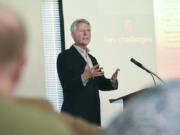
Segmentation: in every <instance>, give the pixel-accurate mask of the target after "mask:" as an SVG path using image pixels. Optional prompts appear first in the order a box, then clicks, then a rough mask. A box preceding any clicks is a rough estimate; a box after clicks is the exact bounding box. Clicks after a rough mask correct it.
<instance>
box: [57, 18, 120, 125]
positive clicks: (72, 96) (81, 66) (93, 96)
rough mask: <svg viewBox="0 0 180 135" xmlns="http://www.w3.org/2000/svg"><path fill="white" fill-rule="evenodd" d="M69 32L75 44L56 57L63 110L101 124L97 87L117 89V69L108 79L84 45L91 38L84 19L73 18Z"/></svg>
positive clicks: (89, 27) (87, 23) (88, 26)
mask: <svg viewBox="0 0 180 135" xmlns="http://www.w3.org/2000/svg"><path fill="white" fill-rule="evenodd" d="M71 35H72V38H73V39H74V42H75V43H74V44H73V45H72V46H71V48H69V49H67V50H65V51H64V52H62V53H60V54H59V56H58V59H57V71H58V76H59V78H60V82H61V84H62V87H63V94H64V102H63V105H62V111H65V112H68V113H70V114H72V115H74V116H78V117H82V118H84V119H86V120H88V121H89V122H92V123H95V124H97V125H101V121H100V99H99V90H104V91H107V90H115V89H117V87H118V81H117V75H118V72H119V69H117V70H116V71H115V73H114V74H113V75H112V77H111V79H106V78H105V77H104V72H103V71H102V69H103V68H102V67H100V66H99V65H98V62H97V60H96V58H95V57H93V56H92V55H90V54H89V49H88V48H87V45H88V44H89V42H90V40H91V26H90V23H89V22H88V21H87V20H85V19H78V20H75V21H74V22H73V23H72V25H71Z"/></svg>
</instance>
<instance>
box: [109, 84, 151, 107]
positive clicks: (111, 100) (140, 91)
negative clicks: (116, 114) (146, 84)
mask: <svg viewBox="0 0 180 135" xmlns="http://www.w3.org/2000/svg"><path fill="white" fill-rule="evenodd" d="M148 89H149V88H145V89H141V90H138V91H136V92H133V93H130V94H128V95H125V96H122V97H119V98H116V99H109V102H110V103H113V102H116V101H118V100H123V107H124V108H126V106H127V104H128V102H129V101H130V100H131V99H134V98H136V96H138V95H139V94H142V93H143V92H144V91H146V90H148Z"/></svg>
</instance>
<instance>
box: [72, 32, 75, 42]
mask: <svg viewBox="0 0 180 135" xmlns="http://www.w3.org/2000/svg"><path fill="white" fill-rule="evenodd" d="M71 36H72V38H73V39H74V41H75V39H76V33H75V32H72V33H71Z"/></svg>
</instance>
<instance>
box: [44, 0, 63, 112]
mask: <svg viewBox="0 0 180 135" xmlns="http://www.w3.org/2000/svg"><path fill="white" fill-rule="evenodd" d="M42 23H43V42H44V57H45V81H46V92H47V94H46V95H47V99H48V100H49V101H50V103H52V105H53V107H54V110H55V111H57V112H60V110H61V106H62V103H63V93H62V91H63V90H62V87H61V84H60V81H59V78H58V74H57V69H56V61H57V55H58V54H59V53H60V52H61V51H62V45H61V27H60V16H59V5H58V1H57V0H54V1H44V2H43V3H42Z"/></svg>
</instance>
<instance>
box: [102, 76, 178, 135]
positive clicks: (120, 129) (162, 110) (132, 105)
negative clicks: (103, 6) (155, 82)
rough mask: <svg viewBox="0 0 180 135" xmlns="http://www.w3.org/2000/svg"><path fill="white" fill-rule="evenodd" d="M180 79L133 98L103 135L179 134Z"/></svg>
mask: <svg viewBox="0 0 180 135" xmlns="http://www.w3.org/2000/svg"><path fill="white" fill-rule="evenodd" d="M179 105H180V79H176V80H173V81H171V82H169V83H168V84H167V85H166V86H158V87H155V88H151V89H148V90H146V91H144V92H142V93H140V94H138V95H137V96H136V97H135V98H133V99H132V100H131V101H130V102H129V104H128V105H127V107H126V109H124V111H123V112H122V113H121V114H119V115H118V116H116V118H115V119H114V120H113V121H112V122H111V124H110V125H109V127H108V128H107V129H105V130H104V131H103V133H102V135H179V134H180V127H179V122H180V107H179Z"/></svg>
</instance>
